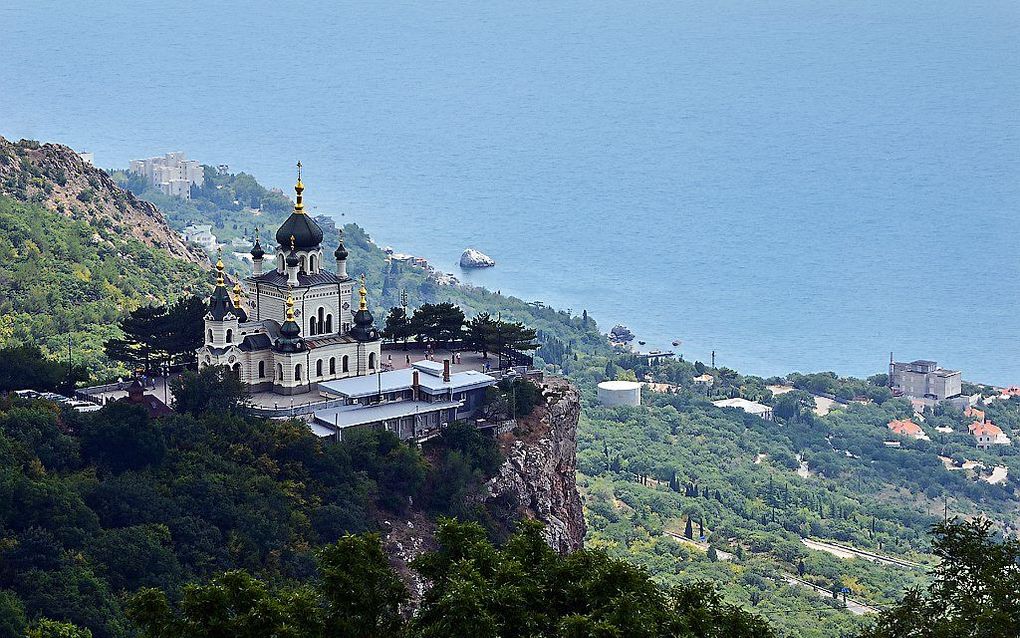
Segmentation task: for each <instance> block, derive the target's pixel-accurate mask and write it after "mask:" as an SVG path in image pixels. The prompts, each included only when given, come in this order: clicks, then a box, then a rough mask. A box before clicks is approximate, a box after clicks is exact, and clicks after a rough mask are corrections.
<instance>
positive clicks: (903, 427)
mask: <svg viewBox="0 0 1020 638" xmlns="http://www.w3.org/2000/svg"><path fill="white" fill-rule="evenodd" d="M889 429H890V430H892V432H893V434H899V435H900V436H909V437H912V438H915V439H923V440H925V441H930V440H931V439H929V438H928V435H927V434H925V433H924V430H922V429H921V426H920V425H918V424H916V423H914V422H913V421H910V420H908V419H895V420H893V421H889Z"/></svg>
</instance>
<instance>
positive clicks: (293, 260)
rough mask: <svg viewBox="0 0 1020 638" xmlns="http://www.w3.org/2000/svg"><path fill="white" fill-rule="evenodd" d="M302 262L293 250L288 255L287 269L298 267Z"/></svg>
mask: <svg viewBox="0 0 1020 638" xmlns="http://www.w3.org/2000/svg"><path fill="white" fill-rule="evenodd" d="M299 263H301V261H300V260H299V259H298V256H297V253H296V252H294V251H293V250H292V251H290V252H289V253H287V267H288V268H290V267H292V266H297V265H298V264H299Z"/></svg>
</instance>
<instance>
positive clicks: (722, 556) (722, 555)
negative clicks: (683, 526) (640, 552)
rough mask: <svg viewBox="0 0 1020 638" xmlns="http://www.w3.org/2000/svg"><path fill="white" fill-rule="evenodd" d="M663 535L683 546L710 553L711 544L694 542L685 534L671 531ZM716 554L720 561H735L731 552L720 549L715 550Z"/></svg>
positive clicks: (664, 532) (664, 531)
mask: <svg viewBox="0 0 1020 638" xmlns="http://www.w3.org/2000/svg"><path fill="white" fill-rule="evenodd" d="M663 534H665V535H666V536H669V537H670V538H672V539H673V540H675V541H676V542H678V543H682V544H684V545H688V546H690V547H696V548H698V549H700V550H701V551H703V552H707V551H708V548H709V544H708V543H703V542H701V541H696V540H692V539H690V538H687V537H686V536H684V535H683V534H677V533H676V532H671V531H669V530H663ZM715 553H716V554H717V555H718V556H719V560H726V561H729V560H733V554H731V553H729V552H724V551H723V550H721V549H719V548H718V547H716V548H715Z"/></svg>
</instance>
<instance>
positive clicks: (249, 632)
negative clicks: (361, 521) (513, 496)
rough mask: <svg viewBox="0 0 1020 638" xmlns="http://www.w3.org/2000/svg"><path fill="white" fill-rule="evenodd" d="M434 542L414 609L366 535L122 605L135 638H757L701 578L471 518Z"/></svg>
mask: <svg viewBox="0 0 1020 638" xmlns="http://www.w3.org/2000/svg"><path fill="white" fill-rule="evenodd" d="M437 540H438V541H439V549H438V550H437V551H435V552H432V553H429V554H426V555H424V556H422V557H421V558H419V559H418V560H417V561H416V562H415V569H416V570H417V571H418V572H419V574H420V575H422V576H423V577H425V578H426V579H427V580H428V581H429V582H431V583H432V585H431V587H430V588H429V589H428V590H427V591H426V593H425V597H424V600H423V601H422V607H421V610H420V612H419V613H418V615H416V616H415V617H414V618H412V619H410V620H405V619H404V618H403V617H402V616H401V615H400V613H399V612H400V606H401V604H402V603H403V602H404V601H405V600H406V597H407V594H406V591H405V590H404V587H403V585H402V584H401V583H400V581H399V580H398V579H397V577H396V576H395V574H394V573H393V572H392V571H391V570H390V568H389V565H388V564H387V561H386V557H385V555H384V554H383V552H382V549H381V547H380V544H379V537H378V536H377V535H374V534H366V535H361V536H352V535H348V536H345V537H343V538H341V539H340V540H339V541H337V542H336V543H334V544H332V545H330V546H328V547H327V548H325V549H324V550H322V551H321V552H320V553H319V561H318V570H317V574H316V576H315V578H314V579H312V580H311V581H309V582H307V583H305V584H302V585H297V586H281V587H274V586H272V585H269V584H267V583H266V582H264V581H261V580H258V579H256V578H254V577H252V576H251V575H249V574H248V573H246V572H243V571H233V572H227V573H225V574H223V575H221V576H219V577H217V578H215V579H213V580H212V581H211V582H210V583H208V584H205V585H189V586H188V587H186V588H185V589H184V594H183V596H182V599H181V601H180V602H179V603H178V604H177V605H172V604H171V603H170V601H169V599H168V597H167V595H166V594H165V593H163V592H162V591H160V590H158V589H144V590H142V591H140V592H139V593H137V594H136V595H134V596H133V597H132V598H131V599H130V601H129V603H128V609H127V611H128V617H129V618H131V619H132V620H134V621H135V622H136V623H137V624H138V625H139V626H140V627H141V629H142V635H143V636H145V637H146V638H213V637H215V636H235V637H238V638H246V637H249V636H250V637H252V638H255V637H256V636H277V637H280V638H290V637H293V638H298V637H302V638H317V637H323V638H325V637H327V636H331V637H338V638H341V637H342V638H346V637H350V638H368V637H370V636H405V637H407V638H431V637H435V638H439V637H441V636H442V637H444V638H445V637H448V636H465V635H471V636H474V637H476V638H490V637H491V638H496V637H497V636H499V637H502V638H517V637H519V638H525V637H531V638H537V637H546V636H547V637H549V638H553V637H557V638H560V637H565V638H571V637H576V638H582V637H584V638H587V637H602V636H604V637H606V638H609V637H633V638H645V637H647V638H654V637H663V638H665V637H667V636H677V637H684V636H691V637H695V636H697V637H705V638H710V637H719V638H722V637H727V638H742V637H745V636H746V637H748V638H751V637H756V638H759V637H768V636H771V635H772V632H771V631H770V629H769V628H768V626H767V625H766V624H765V622H764V621H763V620H761V619H759V618H758V617H756V616H753V615H751V614H748V613H747V612H744V611H742V610H740V609H738V608H736V607H733V606H730V605H726V604H723V603H722V602H721V601H720V599H719V597H718V596H717V595H716V593H715V591H714V590H713V589H712V588H711V587H710V586H708V585H703V584H697V585H691V586H686V587H681V588H678V589H675V590H673V591H665V590H663V589H661V588H660V587H658V586H657V585H656V584H655V583H654V582H653V581H652V580H651V579H650V578H649V576H648V574H647V573H646V572H645V571H644V570H642V569H640V568H638V567H635V566H633V565H630V564H628V563H626V562H624V561H620V560H616V559H613V558H610V557H608V556H607V555H606V554H604V553H602V552H599V551H588V550H582V551H579V552H576V553H574V554H571V555H568V556H561V555H559V554H557V553H556V552H554V551H553V550H551V549H550V548H549V546H548V545H546V543H545V541H543V539H542V536H541V525H539V524H537V523H524V524H523V525H522V526H521V528H520V529H519V530H518V532H517V533H516V534H514V535H513V536H512V537H511V538H510V540H509V541H508V542H507V543H506V544H505V545H503V546H502V547H496V546H494V545H493V544H492V543H490V542H489V541H488V540H487V538H486V533H485V530H484V529H483V528H482V527H481V526H479V525H477V524H474V523H460V522H457V521H454V520H452V519H444V520H443V521H442V522H441V524H440V529H439V533H438V534H437Z"/></svg>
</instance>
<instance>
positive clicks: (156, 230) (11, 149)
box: [0, 137, 209, 266]
mask: <svg viewBox="0 0 1020 638" xmlns="http://www.w3.org/2000/svg"><path fill="white" fill-rule="evenodd" d="M0 195H7V196H10V197H13V198H15V199H20V200H22V201H31V202H36V203H39V204H42V205H43V206H46V207H47V208H49V209H51V210H54V211H56V212H58V213H60V214H62V215H64V216H66V217H68V218H70V219H74V220H78V221H84V222H87V223H89V224H92V225H93V226H97V227H103V226H106V227H110V228H113V229H114V230H116V231H117V233H118V234H119V235H121V236H127V235H130V236H132V237H134V238H135V239H138V240H139V241H142V242H143V243H145V244H148V245H149V246H152V247H153V248H161V249H163V250H166V251H167V252H168V253H170V254H171V255H172V256H174V257H177V258H179V259H184V260H187V261H190V262H193V263H195V264H199V265H206V266H207V265H208V264H209V259H208V257H206V255H205V254H204V253H203V252H202V251H200V250H197V249H194V248H192V247H190V246H188V244H186V243H185V241H184V239H183V238H181V237H180V235H178V234H177V233H175V232H174V231H173V230H171V229H170V227H169V226H168V225H167V223H166V219H165V218H164V217H163V214H162V213H161V212H159V210H158V209H157V208H156V207H155V206H153V205H152V204H150V203H149V202H145V201H142V200H140V199H138V198H136V197H135V196H134V195H132V194H131V193H129V192H128V191H125V190H123V189H121V188H120V187H118V186H117V185H116V184H115V183H114V182H113V180H111V179H110V176H109V175H107V174H106V173H105V172H104V171H102V170H100V169H98V168H96V167H94V166H92V165H90V164H88V163H87V162H85V161H83V160H82V159H81V158H80V157H79V156H78V154H77V153H76V152H75V151H74V150H72V149H70V148H68V147H66V146H61V145H59V144H39V143H37V142H32V141H29V140H21V141H20V142H10V141H8V140H6V139H4V138H3V137H0Z"/></svg>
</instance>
